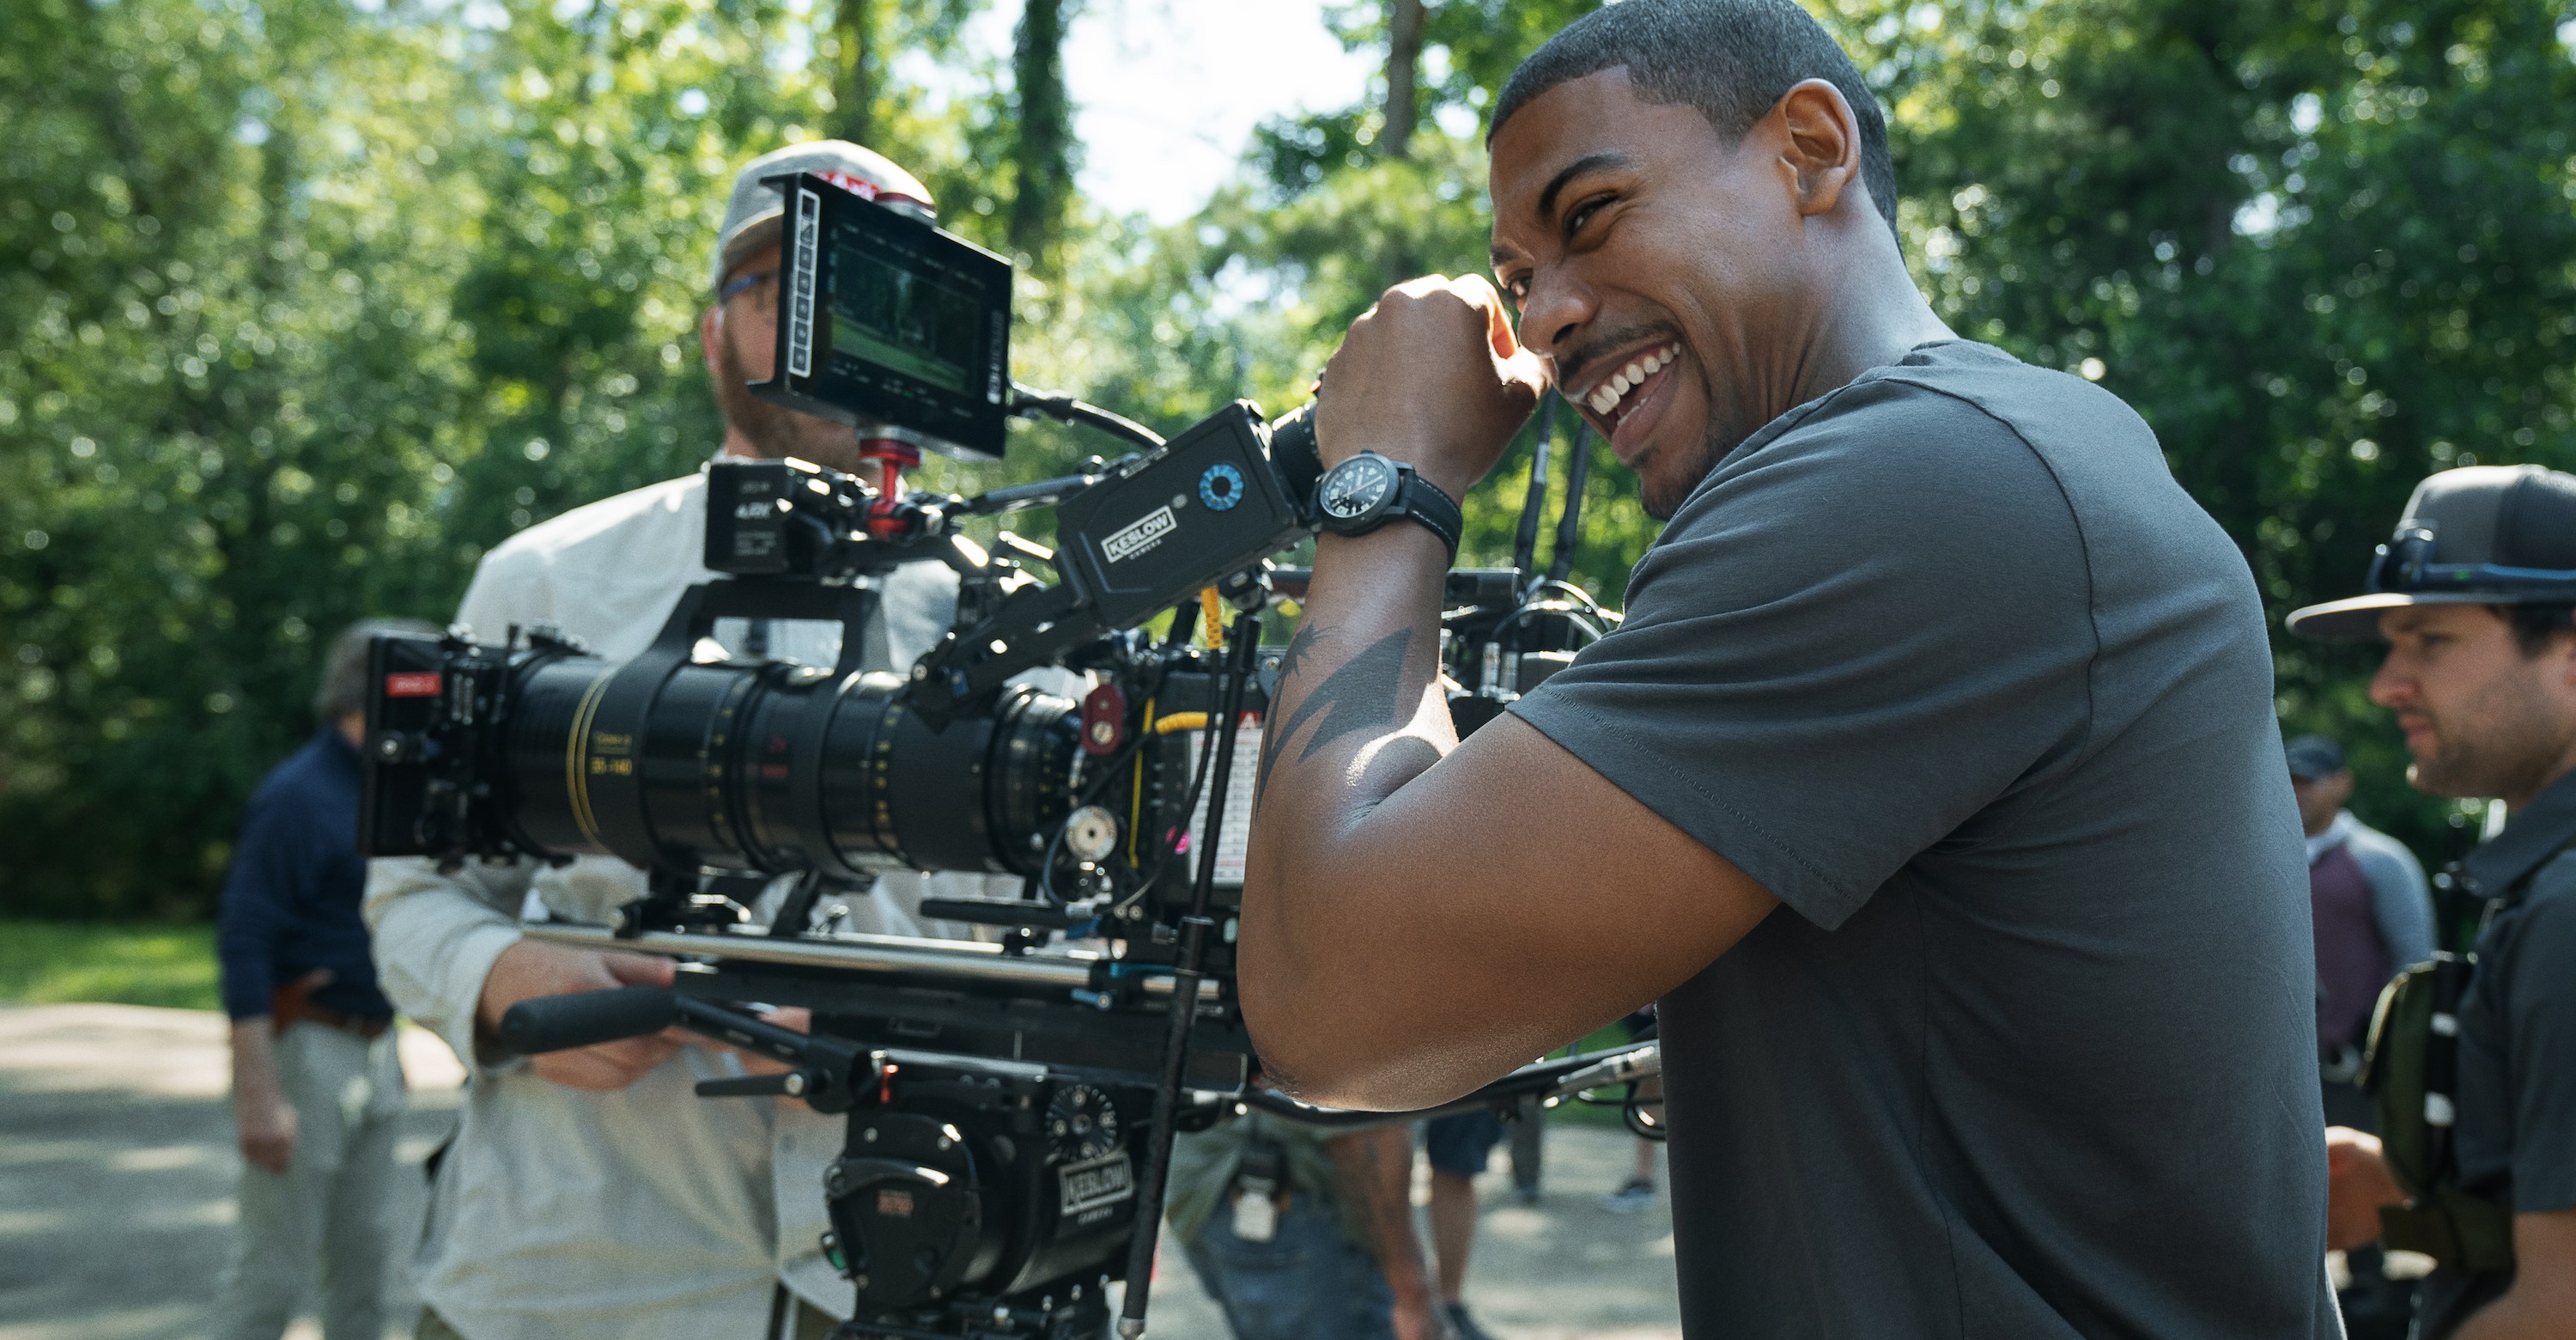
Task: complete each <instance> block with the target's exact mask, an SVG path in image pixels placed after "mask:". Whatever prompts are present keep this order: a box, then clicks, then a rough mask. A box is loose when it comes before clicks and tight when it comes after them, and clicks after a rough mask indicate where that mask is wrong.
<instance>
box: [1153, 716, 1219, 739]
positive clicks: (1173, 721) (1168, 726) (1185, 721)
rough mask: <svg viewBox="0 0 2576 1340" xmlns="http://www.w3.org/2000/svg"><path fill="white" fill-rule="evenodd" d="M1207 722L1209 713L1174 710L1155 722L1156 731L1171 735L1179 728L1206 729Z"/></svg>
mask: <svg viewBox="0 0 2576 1340" xmlns="http://www.w3.org/2000/svg"><path fill="white" fill-rule="evenodd" d="M1207 723H1208V714H1207V713H1205V712H1174V713H1172V714H1171V715H1170V716H1167V717H1164V718H1162V719H1160V720H1158V721H1156V722H1155V723H1154V733H1155V734H1156V735H1169V734H1171V733H1172V732H1174V731H1178V730H1206V729H1207Z"/></svg>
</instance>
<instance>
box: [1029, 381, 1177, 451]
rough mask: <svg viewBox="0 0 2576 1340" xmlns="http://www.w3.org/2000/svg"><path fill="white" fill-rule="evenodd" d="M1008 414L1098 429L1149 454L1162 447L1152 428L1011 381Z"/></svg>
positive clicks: (1063, 394) (1160, 437) (1068, 396)
mask: <svg viewBox="0 0 2576 1340" xmlns="http://www.w3.org/2000/svg"><path fill="white" fill-rule="evenodd" d="M1011 412H1012V413H1013V414H1018V415H1022V416H1027V415H1032V414H1043V415H1046V416H1047V417H1048V418H1051V419H1060V420H1062V421H1063V422H1066V423H1074V424H1080V425H1082V426H1083V427H1086V428H1097V429H1099V430H1100V431H1101V432H1104V433H1107V434H1109V435H1110V436H1111V437H1116V438H1123V439H1125V440H1127V441H1129V442H1133V443H1135V444H1136V445H1138V446H1140V447H1143V448H1145V449H1146V450H1148V451H1152V450H1156V449H1158V448H1160V447H1161V446H1162V445H1163V435H1162V434H1160V433H1157V432H1155V431H1154V430H1153V429H1151V428H1148V427H1146V426H1145V425H1143V424H1141V423H1138V422H1136V421H1135V420H1134V419H1131V418H1128V417H1127V416H1126V415H1124V414H1116V413H1112V412H1110V411H1108V410H1105V409H1102V408H1101V407H1099V406H1098V405H1094V404H1090V403H1088V402H1086V401H1082V400H1077V399H1075V398H1074V397H1073V396H1072V395H1071V394H1069V393H1067V392H1063V391H1040V390H1037V389H1035V388H1032V387H1027V386H1022V385H1020V384H1019V383H1017V382H1013V383H1011Z"/></svg>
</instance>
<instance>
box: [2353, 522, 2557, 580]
mask: <svg viewBox="0 0 2576 1340" xmlns="http://www.w3.org/2000/svg"><path fill="white" fill-rule="evenodd" d="M2481 587H2491V588H2502V589H2504V590H2506V591H2511V592H2515V593H2522V592H2536V593H2539V594H2545V595H2557V594H2559V593H2560V592H2561V591H2566V592H2570V593H2576V568H2516V567H2508V566H2506V565H2504V564H2501V563H2436V562H2434V561H2433V532H2432V530H2431V528H2429V527H2425V526H2408V527H2406V528H2404V529H2402V530H2400V531H2398V532H2397V534H2396V535H2395V536H2394V537H2393V538H2391V539H2390V540H2389V542H2388V543H2386V544H2383V545H2381V546H2379V548H2378V550H2377V551H2376V552H2375V553H2374V554H2373V555H2372V556H2371V560H2370V589H2371V590H2372V591H2462V590H2474V589H2477V588H2481Z"/></svg>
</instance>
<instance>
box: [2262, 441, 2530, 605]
mask: <svg viewBox="0 0 2576 1340" xmlns="http://www.w3.org/2000/svg"><path fill="white" fill-rule="evenodd" d="M2526 604H2546V605H2576V475H2571V474H2567V473H2565V472H2563V471H2558V470H2551V469H2547V468H2545V467H2542V466H2537V465H2471V466H2463V467H2461V468H2460V469H2457V470H2444V471H2443V472H2441V473H2440V474H2437V475H2433V476H2431V477H2430V478H2428V479H2426V480H2425V481H2424V482H2423V483H2421V484H2418V485H2416V486H2415V496H2414V497H2412V498H2409V499H2407V501H2406V514H2405V515H2404V516H2402V517H2400V518H2398V521H2397V533H2396V534H2395V535H2394V536H2392V537H2391V538H2390V539H2389V541H2388V543H2386V544H2384V545H2381V546H2380V547H2379V553H2378V556H2377V557H2376V558H2374V559H2372V560H2371V564H2370V594H2368V595H2360V596H2353V597H2351V598H2350V599H2347V600H2331V601H2328V602H2326V603H2325V604H2322V605H2310V606H2308V607H2307V608H2305V609H2300V610H2293V611H2291V613H2290V618H2289V621H2288V622H2289V628H2290V631H2291V632H2292V633H2295V634H2297V635H2299V636H2300V637H2306V638H2315V639H2317V640H2319V641H2326V642H2349V641H2360V640H2364V639H2369V638H2375V637H2378V636H2379V616H2380V614H2381V612H2383V611H2386V610H2392V609H2397V608H2400V607H2402V606H2407V605H2526Z"/></svg>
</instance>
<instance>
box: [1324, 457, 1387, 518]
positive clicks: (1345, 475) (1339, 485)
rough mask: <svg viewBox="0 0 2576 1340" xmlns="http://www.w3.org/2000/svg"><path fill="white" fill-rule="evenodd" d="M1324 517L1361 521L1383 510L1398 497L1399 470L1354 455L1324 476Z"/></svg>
mask: <svg viewBox="0 0 2576 1340" xmlns="http://www.w3.org/2000/svg"><path fill="white" fill-rule="evenodd" d="M1319 493H1320V495H1321V496H1320V498H1319V499H1318V501H1319V502H1320V503H1321V504H1322V506H1323V509H1324V515H1325V516H1327V517H1330V518H1332V519H1333V520H1336V521H1357V520H1359V519H1360V518H1362V517H1365V516H1368V515H1369V514H1371V513H1373V512H1376V511H1378V510H1379V509H1381V508H1383V507H1384V506H1385V505H1386V503H1387V501H1388V500H1389V499H1390V498H1392V497H1393V496H1394V494H1395V467H1394V466H1392V465H1390V464H1388V463H1387V462H1386V461H1385V460H1383V459H1380V458H1379V457H1375V456H1353V457H1352V458H1350V459H1349V460H1347V461H1344V462H1342V463H1341V464H1339V465H1336V466H1334V467H1333V468H1332V470H1331V472H1330V473H1328V474H1326V475H1325V476H1324V483H1323V487H1322V488H1321V489H1320V490H1319Z"/></svg>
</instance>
